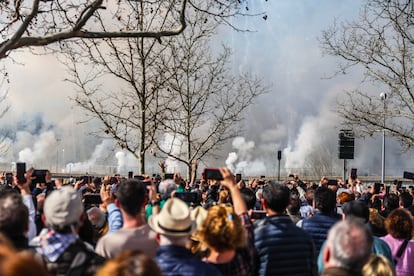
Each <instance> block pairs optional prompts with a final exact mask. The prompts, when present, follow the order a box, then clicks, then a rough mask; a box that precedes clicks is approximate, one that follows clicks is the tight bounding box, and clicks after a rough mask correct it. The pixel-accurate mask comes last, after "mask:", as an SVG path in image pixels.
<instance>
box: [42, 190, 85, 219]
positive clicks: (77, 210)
mask: <svg viewBox="0 0 414 276" xmlns="http://www.w3.org/2000/svg"><path fill="white" fill-rule="evenodd" d="M43 212H44V214H45V216H46V223H47V224H49V225H50V226H58V227H64V226H68V225H72V224H74V223H78V222H80V218H81V215H82V213H83V204H82V201H81V198H80V196H79V194H78V192H76V191H75V189H73V188H72V187H71V186H63V187H62V188H60V189H58V190H54V191H53V192H51V193H50V195H48V196H47V197H46V199H45V205H44V207H43Z"/></svg>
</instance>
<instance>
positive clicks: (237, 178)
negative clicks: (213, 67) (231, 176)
mask: <svg viewBox="0 0 414 276" xmlns="http://www.w3.org/2000/svg"><path fill="white" fill-rule="evenodd" d="M240 180H242V175H241V173H236V183H239V182H240Z"/></svg>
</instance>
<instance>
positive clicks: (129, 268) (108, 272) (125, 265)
mask: <svg viewBox="0 0 414 276" xmlns="http://www.w3.org/2000/svg"><path fill="white" fill-rule="evenodd" d="M96 275H97V276H121V275H137V276H161V275H162V273H161V270H160V268H159V267H158V265H157V264H156V263H155V262H154V260H152V259H151V258H150V257H148V256H147V255H145V254H144V253H142V252H140V251H124V252H122V253H119V254H118V255H117V256H116V257H114V258H113V259H110V260H108V261H107V262H106V263H105V264H104V265H103V266H102V267H101V268H100V269H99V270H98V271H97V273H96Z"/></svg>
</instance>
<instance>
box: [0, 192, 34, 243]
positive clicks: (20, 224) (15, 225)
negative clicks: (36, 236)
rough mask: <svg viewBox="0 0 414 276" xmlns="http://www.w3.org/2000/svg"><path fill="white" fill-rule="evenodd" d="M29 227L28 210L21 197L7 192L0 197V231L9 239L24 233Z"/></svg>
mask: <svg viewBox="0 0 414 276" xmlns="http://www.w3.org/2000/svg"><path fill="white" fill-rule="evenodd" d="M28 229H29V211H28V209H27V207H26V205H24V203H23V200H22V197H21V196H20V195H19V194H17V193H8V194H7V195H5V196H3V197H1V198H0V233H2V234H4V235H5V236H6V237H8V238H9V239H11V240H13V237H18V236H22V235H24V234H25V233H26V232H27V230H28Z"/></svg>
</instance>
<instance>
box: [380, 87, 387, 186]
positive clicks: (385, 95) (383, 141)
mask: <svg viewBox="0 0 414 276" xmlns="http://www.w3.org/2000/svg"><path fill="white" fill-rule="evenodd" d="M380 99H381V100H382V102H383V104H384V110H383V125H382V156H381V183H385V113H386V104H385V101H386V99H387V94H386V93H381V94H380Z"/></svg>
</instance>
